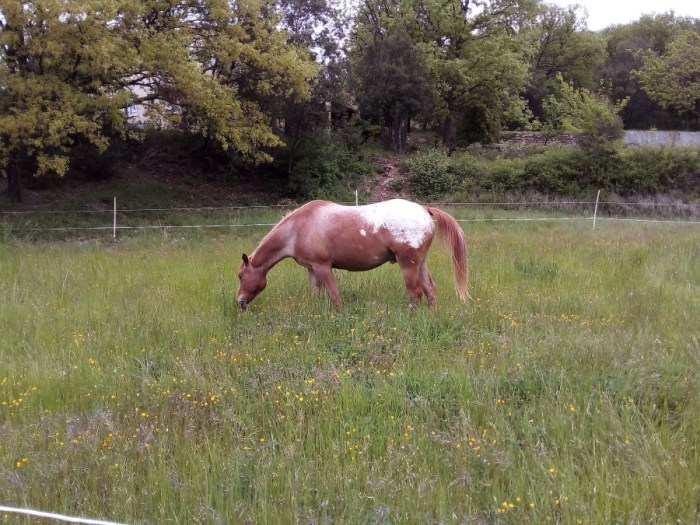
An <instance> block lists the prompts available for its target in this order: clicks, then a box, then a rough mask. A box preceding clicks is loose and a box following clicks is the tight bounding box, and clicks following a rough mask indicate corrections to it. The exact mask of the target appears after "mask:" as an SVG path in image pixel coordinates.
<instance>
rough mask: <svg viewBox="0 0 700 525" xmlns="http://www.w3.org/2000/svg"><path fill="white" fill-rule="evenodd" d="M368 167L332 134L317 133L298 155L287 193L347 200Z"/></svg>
mask: <svg viewBox="0 0 700 525" xmlns="http://www.w3.org/2000/svg"><path fill="white" fill-rule="evenodd" d="M367 171H368V167H367V165H366V164H365V163H363V162H362V160H361V159H360V158H359V157H358V156H357V155H356V154H355V153H354V152H353V151H352V150H351V149H350V148H349V147H348V146H347V145H346V144H345V143H344V142H343V141H341V140H339V139H338V137H336V136H335V135H330V136H329V135H328V134H327V133H326V132H319V133H318V134H316V135H315V136H313V137H311V138H310V139H309V140H308V141H306V143H305V144H304V145H303V146H302V147H301V149H300V151H299V152H298V153H297V160H296V162H295V163H294V165H293V169H292V173H291V174H290V176H289V189H290V191H291V192H292V193H293V194H295V195H297V196H299V197H302V198H305V199H333V200H349V199H350V197H351V195H352V186H353V185H355V184H357V183H358V181H359V177H360V175H362V174H364V173H367Z"/></svg>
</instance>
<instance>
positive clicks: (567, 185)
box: [514, 148, 586, 195]
mask: <svg viewBox="0 0 700 525" xmlns="http://www.w3.org/2000/svg"><path fill="white" fill-rule="evenodd" d="M584 160H585V158H584V156H583V155H582V153H581V151H580V150H578V149H574V148H561V149H550V150H548V151H546V152H545V153H543V154H542V155H537V156H535V157H532V158H530V159H528V160H527V162H526V163H525V166H524V167H523V172H522V178H521V180H520V181H519V184H517V186H516V188H514V189H518V190H523V191H537V192H541V193H553V194H560V195H579V194H580V193H582V190H583V189H584V188H585V187H586V184H585V183H583V184H582V180H581V179H583V178H584V173H585V172H584V170H583V169H582V167H583V161H584Z"/></svg>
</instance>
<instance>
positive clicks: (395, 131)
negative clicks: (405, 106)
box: [391, 117, 408, 153]
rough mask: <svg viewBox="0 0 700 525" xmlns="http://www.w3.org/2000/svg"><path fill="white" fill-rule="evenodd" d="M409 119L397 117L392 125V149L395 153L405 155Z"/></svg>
mask: <svg viewBox="0 0 700 525" xmlns="http://www.w3.org/2000/svg"><path fill="white" fill-rule="evenodd" d="M407 128H408V119H407V118H406V117H396V118H394V120H393V121H392V123H391V147H392V149H393V150H394V153H403V146H404V144H405V143H406V130H407Z"/></svg>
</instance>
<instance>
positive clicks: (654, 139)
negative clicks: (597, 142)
mask: <svg viewBox="0 0 700 525" xmlns="http://www.w3.org/2000/svg"><path fill="white" fill-rule="evenodd" d="M622 143H623V144H625V145H626V146H675V147H691V148H700V132H697V131H638V130H629V131H625V136H624V137H623V138H622Z"/></svg>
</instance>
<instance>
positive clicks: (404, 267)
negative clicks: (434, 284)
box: [398, 260, 423, 303]
mask: <svg viewBox="0 0 700 525" xmlns="http://www.w3.org/2000/svg"><path fill="white" fill-rule="evenodd" d="M398 262H399V265H400V266H401V274H402V275H403V282H404V284H405V285H406V291H407V292H408V296H409V297H410V298H411V302H414V303H418V302H420V300H421V297H423V286H422V285H421V280H420V271H419V266H418V264H416V263H415V262H413V261H410V262H408V263H404V262H402V261H400V260H399V261H398Z"/></svg>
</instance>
